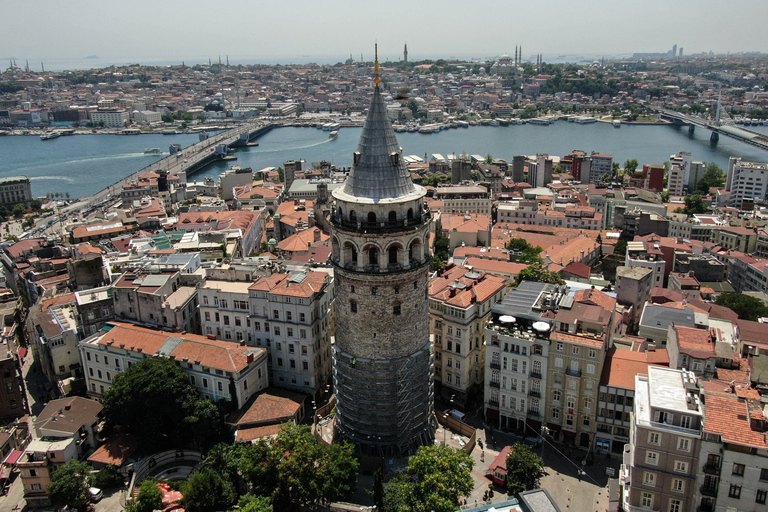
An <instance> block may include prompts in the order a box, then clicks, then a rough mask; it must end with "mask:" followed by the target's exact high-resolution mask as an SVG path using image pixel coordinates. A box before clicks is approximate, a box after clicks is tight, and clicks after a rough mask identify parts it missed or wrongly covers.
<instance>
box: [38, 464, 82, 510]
mask: <svg viewBox="0 0 768 512" xmlns="http://www.w3.org/2000/svg"><path fill="white" fill-rule="evenodd" d="M90 481H91V466H89V465H88V464H87V463H86V462H82V461H79V460H77V459H72V460H70V461H68V462H66V463H65V464H64V465H62V466H60V467H59V468H58V469H56V470H55V471H54V472H53V475H52V476H51V483H50V484H49V485H48V492H50V494H51V501H52V502H53V503H55V504H59V505H66V506H68V507H70V508H76V509H78V510H83V509H85V506H86V505H87V504H88V500H89V498H90V496H89V495H88V487H89V484H90Z"/></svg>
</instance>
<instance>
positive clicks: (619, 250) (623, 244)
mask: <svg viewBox="0 0 768 512" xmlns="http://www.w3.org/2000/svg"><path fill="white" fill-rule="evenodd" d="M613 254H617V255H619V256H624V255H626V254H627V241H626V240H624V239H623V238H622V239H620V240H619V241H618V242H616V245H614V246H613Z"/></svg>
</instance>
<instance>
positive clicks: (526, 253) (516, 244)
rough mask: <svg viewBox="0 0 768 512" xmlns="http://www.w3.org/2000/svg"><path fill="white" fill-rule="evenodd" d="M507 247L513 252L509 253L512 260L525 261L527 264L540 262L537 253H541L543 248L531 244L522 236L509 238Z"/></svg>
mask: <svg viewBox="0 0 768 512" xmlns="http://www.w3.org/2000/svg"><path fill="white" fill-rule="evenodd" d="M507 249H508V250H509V251H513V252H514V254H512V255H510V257H511V258H512V261H516V262H518V263H527V264H529V265H535V264H540V263H541V262H542V259H541V257H540V256H539V254H541V251H543V250H544V249H542V248H541V247H540V246H538V245H537V246H532V245H531V244H529V243H528V242H527V241H526V240H525V239H524V238H512V239H510V240H509V242H507ZM517 253H520V254H517Z"/></svg>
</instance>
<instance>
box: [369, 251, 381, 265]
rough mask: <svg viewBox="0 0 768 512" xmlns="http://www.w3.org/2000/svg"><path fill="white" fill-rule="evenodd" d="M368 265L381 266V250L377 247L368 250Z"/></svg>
mask: <svg viewBox="0 0 768 512" xmlns="http://www.w3.org/2000/svg"><path fill="white" fill-rule="evenodd" d="M368 264H369V265H378V264H379V250H378V249H377V248H376V247H371V248H370V249H368Z"/></svg>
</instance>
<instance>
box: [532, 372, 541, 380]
mask: <svg viewBox="0 0 768 512" xmlns="http://www.w3.org/2000/svg"><path fill="white" fill-rule="evenodd" d="M530 376H531V378H533V379H541V372H540V371H538V370H531V375H530Z"/></svg>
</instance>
